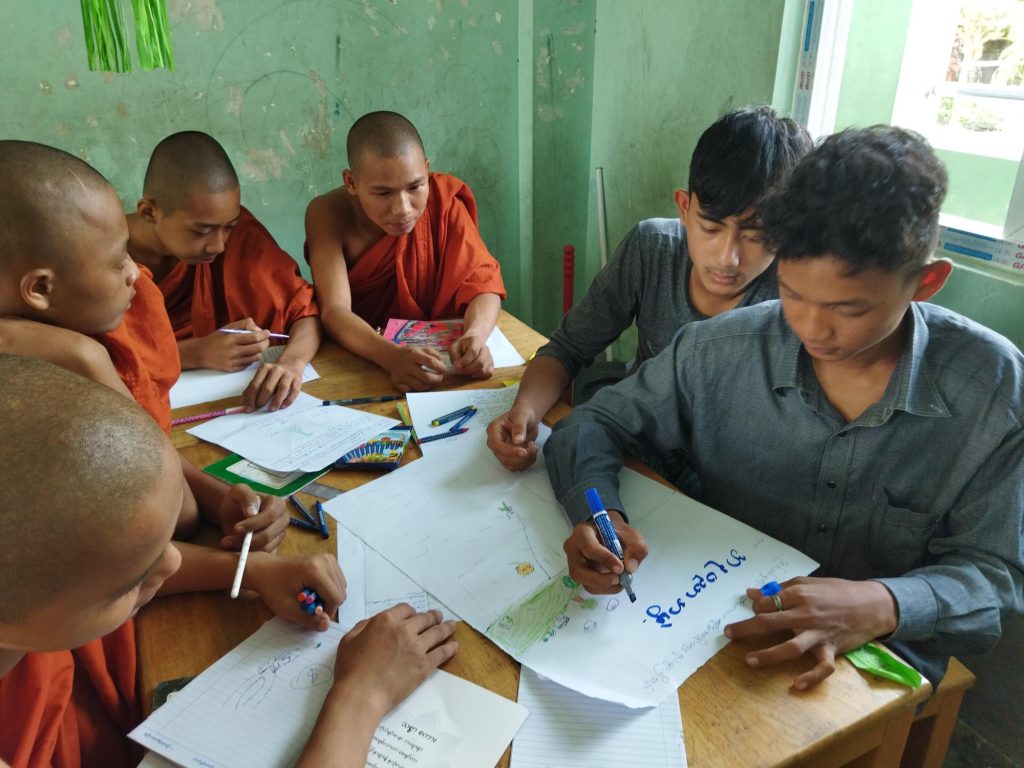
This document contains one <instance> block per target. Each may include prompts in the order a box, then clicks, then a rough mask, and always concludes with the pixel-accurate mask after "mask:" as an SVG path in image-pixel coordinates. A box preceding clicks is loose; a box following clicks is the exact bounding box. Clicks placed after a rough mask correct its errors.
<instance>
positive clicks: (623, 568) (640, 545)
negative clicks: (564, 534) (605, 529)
mask: <svg viewBox="0 0 1024 768" xmlns="http://www.w3.org/2000/svg"><path fill="white" fill-rule="evenodd" d="M607 515H608V520H609V522H610V523H611V525H612V528H613V529H614V531H615V534H616V535H617V536H618V539H619V543H620V544H621V546H622V558H621V559H620V558H619V557H618V555H616V554H615V553H614V552H612V551H611V550H610V549H609V548H608V547H607V546H605V544H604V543H603V542H602V539H601V534H600V533H599V532H598V529H597V526H596V525H595V523H594V521H593V520H587V521H585V522H582V523H580V524H579V525H577V526H576V527H575V528H573V530H572V533H571V534H570V535H569V538H567V539H566V540H565V543H564V544H563V545H562V549H564V550H565V554H566V557H567V559H568V562H569V575H570V576H571V577H572V578H573V579H574V580H575V581H576V583H578V584H581V585H583V587H585V588H586V590H587V591H588V592H590V593H591V594H594V595H612V594H615V593H617V592H619V591H620V590H622V588H623V582H624V581H625V580H623V578H622V577H623V574H624V573H626V574H633V573H635V572H636V570H637V568H639V567H640V563H642V562H643V561H644V558H646V557H647V543H646V542H645V541H644V537H643V536H641V535H640V532H639V531H638V530H636V529H635V528H633V527H631V526H630V525H628V524H627V523H626V521H625V520H624V519H623V517H622V513H621V512H619V511H618V510H612V509H610V510H607Z"/></svg>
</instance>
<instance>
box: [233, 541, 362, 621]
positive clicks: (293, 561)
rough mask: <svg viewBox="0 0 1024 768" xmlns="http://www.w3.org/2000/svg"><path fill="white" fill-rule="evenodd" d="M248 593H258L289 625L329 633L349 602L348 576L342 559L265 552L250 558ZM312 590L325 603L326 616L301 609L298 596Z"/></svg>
mask: <svg viewBox="0 0 1024 768" xmlns="http://www.w3.org/2000/svg"><path fill="white" fill-rule="evenodd" d="M242 586H243V587H245V589H251V590H253V591H254V592H258V593H259V595H260V598H262V600H263V602H264V603H265V604H266V606H267V607H268V608H269V609H270V610H272V611H273V612H274V613H276V614H277V615H278V616H280V617H281V618H283V619H287V620H288V621H292V622H295V623H296V624H302V625H303V626H306V627H309V628H310V629H316V630H320V631H323V630H326V629H327V625H328V624H329V623H330V618H331V616H333V615H334V614H335V613H336V612H337V610H338V606H340V605H341V604H342V603H343V602H344V601H345V596H346V593H345V576H344V575H343V574H342V572H341V567H340V566H339V565H338V558H337V557H335V556H333V555H327V554H320V555H308V556H305V557H277V556H275V555H269V554H267V553H265V552H258V553H255V554H252V555H249V562H248V564H247V565H246V568H245V575H244V577H243V580H242ZM303 589H312V590H313V591H315V592H316V593H317V596H318V597H319V598H320V599H321V600H322V601H323V603H324V610H323V613H320V614H309V613H306V612H305V611H304V610H302V608H300V607H299V602H298V601H297V600H296V599H295V596H296V595H297V594H298V593H299V592H300V591H302V590H303Z"/></svg>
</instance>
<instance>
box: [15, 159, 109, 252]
mask: <svg viewBox="0 0 1024 768" xmlns="http://www.w3.org/2000/svg"><path fill="white" fill-rule="evenodd" d="M94 192H101V193H103V194H110V195H113V194H114V190H113V188H112V187H111V186H110V184H109V183H108V182H107V180H106V179H105V178H103V176H102V175H101V174H100V172H99V171H97V170H96V169H95V168H93V167H92V166H91V165H89V164H88V163H87V162H85V161H84V160H80V159H79V158H77V157H75V156H74V155H70V154H68V153H67V152H65V151H63V150H60V149H55V148H54V147H48V146H46V145H44V144H36V143H35V142H32V141H13V140H4V141H0V267H4V268H9V267H11V266H17V267H24V266H38V265H41V264H45V265H50V264H53V263H55V262H57V263H59V262H60V261H61V260H62V258H65V257H66V255H67V254H68V253H69V252H70V251H71V250H73V249H71V248H69V242H70V240H71V239H73V238H74V235H75V231H74V230H73V229H72V228H71V227H69V224H78V223H80V221H81V220H82V218H83V210H82V206H81V205H80V203H79V201H81V200H83V199H84V198H85V197H86V196H87V194H86V193H94ZM88 196H89V197H91V195H88Z"/></svg>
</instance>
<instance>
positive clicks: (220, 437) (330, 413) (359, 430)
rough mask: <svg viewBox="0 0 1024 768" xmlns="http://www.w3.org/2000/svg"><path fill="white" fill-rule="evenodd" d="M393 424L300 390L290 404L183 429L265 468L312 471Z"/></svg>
mask: <svg viewBox="0 0 1024 768" xmlns="http://www.w3.org/2000/svg"><path fill="white" fill-rule="evenodd" d="M398 423H399V422H398V421H397V420H396V419H390V418H387V417H385V416H378V415H377V414H374V413H368V412H366V411H359V410H356V409H355V408H345V407H344V406H340V405H323V401H322V400H320V399H318V398H315V397H313V396H311V395H307V394H306V393H304V392H302V393H299V396H298V397H297V398H296V400H295V402H294V403H292V405H291V407H290V408H284V409H282V410H280V411H274V412H270V411H267V410H266V409H264V410H261V411H257V412H256V413H233V414H230V415H228V416H220V417H219V418H216V419H213V420H211V421H207V422H206V423H204V424H199V425H197V426H195V427H192V428H191V429H190V430H188V433H189V434H190V435H195V436H196V437H198V438H200V439H201V440H206V441H207V442H209V443H216V444H217V445H220V446H222V447H224V448H227V449H228V450H229V451H234V452H235V453H237V454H239V455H240V456H243V457H245V458H246V459H248V460H249V461H251V462H253V463H254V464H258V465H259V466H261V467H266V468H267V469H273V470H276V471H279V472H290V471H292V470H303V471H305V472H317V471H319V470H321V469H323V468H324V467H326V466H327V465H329V464H330V463H331V462H333V461H335V460H337V459H338V458H340V457H341V456H342V455H343V454H345V453H346V452H348V451H350V450H352V449H353V448H355V447H356V446H358V445H360V444H362V443H365V442H366V441H367V440H369V439H370V438H371V437H374V436H375V435H379V434H380V433H381V432H383V431H384V430H386V429H390V428H391V427H393V426H394V425H395V424H398Z"/></svg>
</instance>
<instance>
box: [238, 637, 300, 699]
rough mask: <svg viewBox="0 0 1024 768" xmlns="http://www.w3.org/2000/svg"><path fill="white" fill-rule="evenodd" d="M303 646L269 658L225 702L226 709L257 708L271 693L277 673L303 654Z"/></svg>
mask: <svg viewBox="0 0 1024 768" xmlns="http://www.w3.org/2000/svg"><path fill="white" fill-rule="evenodd" d="M302 653H303V649H302V648H289V649H288V650H287V651H282V652H281V653H279V654H277V655H276V656H274V657H273V658H270V659H267V660H266V661H264V662H263V663H262V664H260V665H259V667H258V668H257V670H256V674H254V675H253V676H252V677H250V678H249V679H248V680H246V681H245V682H244V683H242V684H241V685H240V686H238V688H236V689H235V690H234V691H233V692H232V693H231V695H230V696H228V698H227V700H226V701H225V702H224V709H234V710H236V711H237V710H240V709H257V708H258V707H259V706H260V704H261V703H262V702H263V700H264V699H265V698H266V697H267V696H268V695H269V693H270V692H271V691H272V690H273V688H274V683H275V682H276V681H277V673H278V672H280V671H281V670H282V669H283V668H284V667H287V666H288V665H289V664H291V663H292V662H293V661H295V660H296V659H298V658H300V657H301V656H302Z"/></svg>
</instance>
